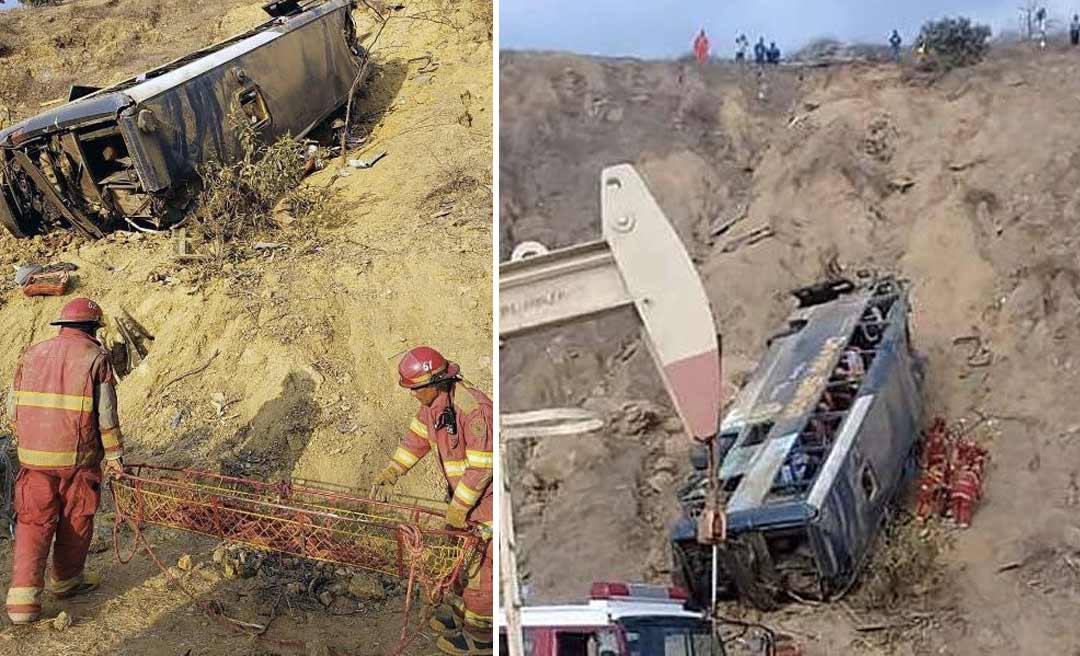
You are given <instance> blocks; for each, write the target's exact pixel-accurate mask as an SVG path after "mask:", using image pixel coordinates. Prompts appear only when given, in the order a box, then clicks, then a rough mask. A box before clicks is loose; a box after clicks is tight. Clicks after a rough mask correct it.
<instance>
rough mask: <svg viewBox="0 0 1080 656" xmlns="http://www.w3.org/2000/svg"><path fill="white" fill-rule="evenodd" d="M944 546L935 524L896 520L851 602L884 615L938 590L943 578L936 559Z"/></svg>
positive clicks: (885, 533)
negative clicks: (889, 610)
mask: <svg viewBox="0 0 1080 656" xmlns="http://www.w3.org/2000/svg"><path fill="white" fill-rule="evenodd" d="M945 542H946V537H945V535H944V533H943V531H942V529H941V527H940V525H939V524H938V523H936V522H929V523H921V522H918V521H916V520H915V519H914V517H912V516H910V515H905V516H900V517H897V518H896V519H895V520H894V521H893V522H892V523H890V524H889V526H888V527H887V528H886V529H885V531H884V532H883V533H882V535H881V538H880V539H879V541H878V543H877V546H876V548H875V550H874V552H873V554H872V556H871V558H870V562H869V563H868V564H867V566H866V569H865V571H864V572H863V575H862V577H861V580H860V583H859V588H858V591H857V592H856V594H855V595H854V597H853V602H854V603H855V604H856V605H858V606H861V607H863V608H864V609H866V610H878V611H884V610H888V609H891V608H892V609H894V608H897V607H898V606H899V605H901V604H903V603H904V602H905V601H908V600H910V599H912V598H916V597H924V596H926V595H929V594H931V593H933V592H934V591H936V590H938V589H939V587H940V586H941V583H942V580H943V578H944V568H943V567H942V565H941V563H940V562H939V556H940V555H941V552H942V551H943V550H944V547H945V546H946V544H945Z"/></svg>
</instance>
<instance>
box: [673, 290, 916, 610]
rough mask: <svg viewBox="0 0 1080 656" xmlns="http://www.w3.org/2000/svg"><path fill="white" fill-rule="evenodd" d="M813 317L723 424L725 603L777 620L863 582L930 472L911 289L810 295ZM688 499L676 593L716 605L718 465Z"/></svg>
mask: <svg viewBox="0 0 1080 656" xmlns="http://www.w3.org/2000/svg"><path fill="white" fill-rule="evenodd" d="M795 295H796V297H797V298H798V300H799V307H798V309H797V310H795V312H794V313H793V314H792V315H791V316H790V317H789V319H788V325H787V327H786V328H785V329H784V330H783V332H781V333H779V334H777V335H775V336H774V337H773V338H771V339H770V343H769V345H768V349H767V352H766V353H765V355H764V357H763V359H762V360H761V362H760V364H759V366H758V367H757V369H756V370H755V372H754V374H753V375H752V377H751V378H750V380H749V381H748V383H747V384H746V386H745V387H744V388H743V389H742V390H741V391H740V393H739V394H738V396H737V397H736V399H735V401H734V403H733V404H732V406H731V408H730V409H729V411H728V412H727V414H726V416H725V417H724V419H723V421H722V422H721V427H720V432H719V439H717V440H715V441H714V448H716V449H717V453H716V454H715V455H716V458H715V462H717V463H719V465H718V467H719V471H718V473H717V474H718V481H719V484H720V486H721V490H722V499H724V500H725V506H726V515H727V539H726V540H725V541H724V542H723V543H722V544H721V545H720V546H719V553H718V559H717V560H718V563H719V566H718V567H717V570H718V575H717V588H718V589H717V593H718V594H719V595H720V596H721V597H728V598H730V597H741V598H743V599H746V600H748V601H750V602H751V603H753V604H754V605H756V606H758V607H761V608H763V609H769V608H772V607H774V606H775V605H776V604H777V602H779V601H781V600H784V599H813V600H827V599H830V598H834V597H836V596H839V595H842V594H843V593H844V592H846V591H847V590H848V589H849V588H850V586H851V585H852V584H853V583H854V581H855V580H856V577H857V575H858V573H859V571H860V568H861V566H862V565H863V563H864V562H865V560H866V558H867V555H868V553H869V551H870V549H871V547H872V545H873V543H874V539H875V537H876V536H877V535H878V533H879V532H880V529H881V527H882V525H883V523H884V522H885V521H886V519H887V518H888V517H889V516H890V511H891V510H892V508H894V507H895V504H896V502H897V500H898V497H899V495H900V492H901V491H902V490H904V489H906V488H907V487H908V486H909V484H910V482H911V481H912V479H913V478H914V475H915V472H916V470H917V460H916V446H917V444H918V436H919V433H920V431H921V430H922V428H923V425H924V410H923V400H922V380H923V371H922V365H921V362H920V360H919V358H918V357H917V355H916V354H915V353H914V352H913V350H912V347H911V344H910V338H909V334H908V313H909V305H908V294H907V287H906V283H903V282H901V281H899V280H897V279H895V278H891V277H889V278H881V279H876V280H874V281H873V282H867V283H865V284H862V285H858V286H857V285H855V284H853V283H851V282H849V281H837V282H831V283H825V284H821V285H816V286H813V287H808V288H804V289H800V290H797V291H796V292H795ZM693 464H694V470H695V474H694V475H692V476H691V477H690V478H689V479H688V481H687V482H686V484H685V485H683V486H682V487H681V488H680V490H679V492H678V494H679V501H680V504H681V506H682V517H681V518H680V519H679V520H678V521H677V522H676V524H675V525H674V526H673V527H672V530H671V539H672V545H673V552H674V557H675V563H674V565H675V567H674V573H675V578H676V582H677V583H678V584H679V585H682V586H684V587H686V588H688V589H689V590H690V592H691V595H692V597H693V598H694V599H695V601H696V602H697V603H699V604H703V605H704V604H707V603H708V602H709V600H710V598H711V584H712V547H710V546H707V545H702V544H699V543H698V542H697V540H696V520H697V518H698V516H699V515H700V514H701V512H702V509H703V508H704V506H705V501H706V496H707V494H708V479H709V471H708V466H709V465H708V453H707V452H706V453H698V454H696V457H695V458H694V463H693Z"/></svg>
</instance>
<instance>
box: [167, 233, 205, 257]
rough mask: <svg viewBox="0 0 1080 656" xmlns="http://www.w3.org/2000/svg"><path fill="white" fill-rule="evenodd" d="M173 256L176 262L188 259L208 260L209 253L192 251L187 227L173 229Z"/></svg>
mask: <svg viewBox="0 0 1080 656" xmlns="http://www.w3.org/2000/svg"><path fill="white" fill-rule="evenodd" d="M172 242H173V256H174V259H175V260H176V261H177V262H187V261H190V260H208V259H210V256H209V255H206V254H200V253H195V252H192V250H191V238H190V237H188V234H187V228H180V229H179V230H175V231H173V240H172Z"/></svg>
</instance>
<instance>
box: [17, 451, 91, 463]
mask: <svg viewBox="0 0 1080 656" xmlns="http://www.w3.org/2000/svg"><path fill="white" fill-rule="evenodd" d="M78 455H79V454H78V452H76V451H36V450H34V449H25V448H23V447H21V446H20V447H19V462H20V463H22V464H24V465H36V466H38V467H67V466H71V465H74V464H75V458H76V457H77V456H78Z"/></svg>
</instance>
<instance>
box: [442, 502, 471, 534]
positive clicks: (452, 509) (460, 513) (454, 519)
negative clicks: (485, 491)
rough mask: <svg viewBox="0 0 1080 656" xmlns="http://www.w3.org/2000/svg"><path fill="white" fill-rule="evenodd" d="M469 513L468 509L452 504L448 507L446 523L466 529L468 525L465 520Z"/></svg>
mask: <svg viewBox="0 0 1080 656" xmlns="http://www.w3.org/2000/svg"><path fill="white" fill-rule="evenodd" d="M467 514H469V511H468V509H466V508H462V507H460V506H455V505H454V504H450V505H449V507H447V509H446V525H447V526H450V527H453V528H457V529H462V530H464V529H465V528H466V527H467V526H468V524H467V523H466V521H465V515H467Z"/></svg>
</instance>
